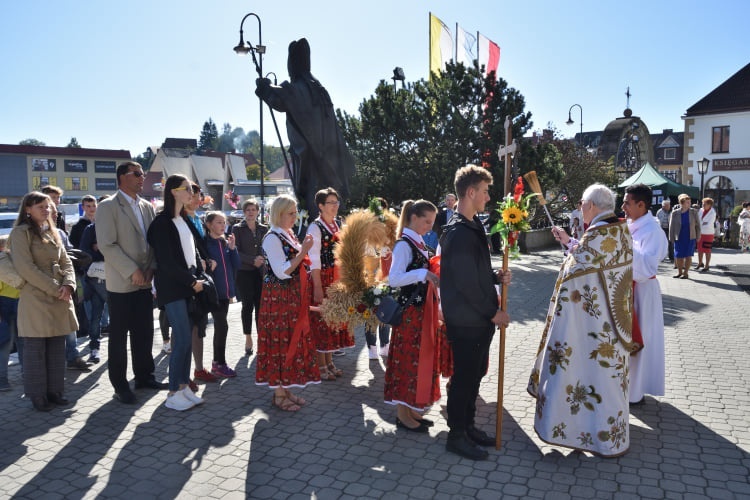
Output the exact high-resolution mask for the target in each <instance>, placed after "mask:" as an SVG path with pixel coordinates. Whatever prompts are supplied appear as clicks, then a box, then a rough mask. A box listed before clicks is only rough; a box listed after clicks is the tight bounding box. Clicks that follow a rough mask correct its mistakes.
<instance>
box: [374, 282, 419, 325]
mask: <svg viewBox="0 0 750 500" xmlns="http://www.w3.org/2000/svg"><path fill="white" fill-rule="evenodd" d="M418 292H419V288H418V287H417V288H415V289H414V291H413V292H412V293H411V296H410V297H409V300H407V301H406V304H404V305H401V304H400V303H399V301H398V300H396V299H395V298H394V297H393V295H385V296H383V297H382V298H381V299H380V304H378V307H377V308H375V316H377V318H378V320H379V321H380V322H381V323H385V324H386V325H391V326H398V325H400V324H401V317H402V316H403V315H404V311H405V310H406V308H407V307H409V306H410V305H411V303H412V302H414V299H415V298H416V297H417V294H418Z"/></svg>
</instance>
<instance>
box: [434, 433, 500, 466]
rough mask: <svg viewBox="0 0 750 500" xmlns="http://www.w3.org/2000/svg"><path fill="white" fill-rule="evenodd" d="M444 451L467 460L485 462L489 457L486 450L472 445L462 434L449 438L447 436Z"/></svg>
mask: <svg viewBox="0 0 750 500" xmlns="http://www.w3.org/2000/svg"><path fill="white" fill-rule="evenodd" d="M445 449H446V450H447V451H449V452H451V453H455V454H456V455H460V456H462V457H464V458H468V459H469V460H486V459H487V457H488V456H489V453H487V451H486V450H483V449H482V448H479V447H478V446H477V445H475V444H474V443H472V442H471V441H470V440H469V438H468V437H466V434H464V433H462V434H461V435H460V436H454V437H451V436H450V434H449V435H448V441H447V442H446V443H445Z"/></svg>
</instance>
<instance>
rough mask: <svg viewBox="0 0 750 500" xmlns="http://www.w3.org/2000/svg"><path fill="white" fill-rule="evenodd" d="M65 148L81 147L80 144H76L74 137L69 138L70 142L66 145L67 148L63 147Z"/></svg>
mask: <svg viewBox="0 0 750 500" xmlns="http://www.w3.org/2000/svg"><path fill="white" fill-rule="evenodd" d="M65 147H66V148H80V147H81V145H80V144H78V140H77V139H76V138H75V137H71V138H70V142H69V143H68V145H67V146H65Z"/></svg>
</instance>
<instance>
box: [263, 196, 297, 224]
mask: <svg viewBox="0 0 750 500" xmlns="http://www.w3.org/2000/svg"><path fill="white" fill-rule="evenodd" d="M290 208H294V209H296V208H297V200H295V199H294V198H292V197H291V196H289V195H288V194H282V195H279V196H278V197H277V198H276V199H275V200H273V203H271V212H270V218H271V225H272V226H276V227H279V224H280V223H281V216H282V215H283V214H284V212H286V211H287V210H289V209H290Z"/></svg>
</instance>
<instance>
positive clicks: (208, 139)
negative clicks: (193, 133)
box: [198, 118, 219, 153]
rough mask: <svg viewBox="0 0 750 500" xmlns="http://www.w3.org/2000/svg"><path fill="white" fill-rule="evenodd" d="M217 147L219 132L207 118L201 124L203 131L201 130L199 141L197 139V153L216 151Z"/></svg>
mask: <svg viewBox="0 0 750 500" xmlns="http://www.w3.org/2000/svg"><path fill="white" fill-rule="evenodd" d="M218 146H219V131H218V130H217V129H216V124H215V123H214V121H213V120H212V119H211V118H209V119H208V121H207V122H204V123H203V130H201V135H200V139H198V152H199V153H202V152H204V151H209V150H214V151H215V150H216V148H217V147H218Z"/></svg>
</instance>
